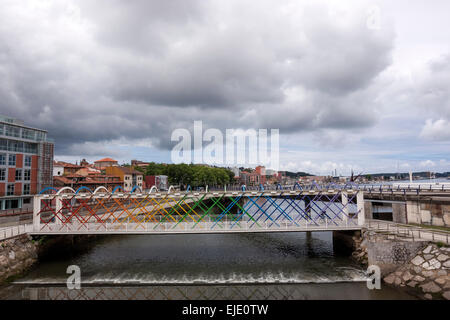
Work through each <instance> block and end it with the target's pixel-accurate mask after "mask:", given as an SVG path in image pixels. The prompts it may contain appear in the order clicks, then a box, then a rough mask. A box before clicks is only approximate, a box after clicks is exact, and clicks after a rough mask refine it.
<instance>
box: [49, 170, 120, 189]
mask: <svg viewBox="0 0 450 320" xmlns="http://www.w3.org/2000/svg"><path fill="white" fill-rule="evenodd" d="M53 185H54V187H55V188H63V187H71V188H72V189H75V190H77V189H78V188H81V187H87V188H89V189H91V190H92V191H94V190H95V189H97V187H100V186H102V187H105V188H106V189H107V190H108V191H113V190H114V188H116V187H118V186H121V187H123V183H122V181H121V180H120V177H118V176H110V175H102V174H99V175H89V176H83V175H80V174H69V175H65V176H55V177H53Z"/></svg>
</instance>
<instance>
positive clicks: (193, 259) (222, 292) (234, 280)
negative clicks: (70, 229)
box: [0, 232, 411, 299]
mask: <svg viewBox="0 0 450 320" xmlns="http://www.w3.org/2000/svg"><path fill="white" fill-rule="evenodd" d="M69 265H77V266H79V267H80V270H81V282H82V284H81V287H82V288H81V289H80V290H68V289H66V286H65V283H66V279H67V277H68V274H66V269H67V267H68V266H69ZM0 298H1V299H411V297H410V296H408V295H406V294H405V293H403V292H400V291H397V290H395V289H392V288H389V287H385V286H383V285H382V289H381V290H369V289H367V287H366V275H365V272H364V270H363V269H362V268H361V267H360V266H359V265H357V264H355V263H353V262H352V260H351V259H350V258H349V257H345V256H339V255H338V254H336V253H334V252H333V240H332V233H331V232H313V233H306V232H298V233H296V232H293V233H256V234H255V233H253V234H184V235H129V236H108V237H105V238H102V239H96V240H94V242H93V243H91V245H90V247H89V248H88V249H87V250H85V251H84V252H82V253H78V254H75V255H70V254H69V255H66V256H57V257H55V256H53V257H50V258H47V259H45V260H44V261H41V262H40V263H39V264H38V266H37V267H36V268H34V269H33V270H32V271H31V272H29V273H28V274H27V275H26V276H25V277H23V278H21V279H17V280H15V281H14V282H13V283H12V284H10V285H8V286H7V287H3V288H0Z"/></svg>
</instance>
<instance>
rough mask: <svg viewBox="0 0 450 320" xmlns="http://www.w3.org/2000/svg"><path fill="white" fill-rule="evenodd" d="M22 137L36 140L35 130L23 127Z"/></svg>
mask: <svg viewBox="0 0 450 320" xmlns="http://www.w3.org/2000/svg"><path fill="white" fill-rule="evenodd" d="M22 138H24V139H29V140H34V131H33V130H30V129H22Z"/></svg>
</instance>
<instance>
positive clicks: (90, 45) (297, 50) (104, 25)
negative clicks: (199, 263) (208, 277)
mask: <svg viewBox="0 0 450 320" xmlns="http://www.w3.org/2000/svg"><path fill="white" fill-rule="evenodd" d="M347 11H348V12H347V14H345V15H340V16H336V15H335V14H333V11H332V10H331V8H330V7H329V6H327V5H325V4H323V3H322V2H320V1H318V2H317V1H316V2H313V3H302V2H298V1H285V2H283V3H281V4H280V3H279V2H278V1H261V2H260V3H259V5H258V7H257V8H255V7H254V3H250V2H242V1H222V2H221V3H217V2H214V3H213V2H211V1H200V0H198V1H184V0H177V1H143V0H142V1H132V2H129V1H126V2H125V1H118V0H114V1H109V0H108V1H106V0H102V1H87V0H82V1H69V0H66V1H50V2H45V3H43V2H39V1H38V2H36V1H31V0H27V1H23V2H22V3H21V4H20V5H18V4H17V3H16V1H11V0H7V1H6V2H5V3H3V5H2V10H1V11H0V111H1V113H2V114H8V115H11V116H16V117H19V118H22V119H24V120H25V122H26V123H29V124H31V125H34V126H37V127H44V128H47V129H48V130H49V132H50V134H51V136H53V137H54V138H56V142H57V152H58V153H59V154H71V153H76V152H77V151H76V148H74V146H77V145H80V144H83V143H85V142H88V143H102V142H105V143H106V142H108V141H111V140H115V139H129V140H135V139H150V141H152V144H153V145H154V146H157V147H160V148H163V149H167V148H170V147H171V146H172V144H171V142H170V133H171V131H172V130H173V129H175V128H179V127H185V128H190V127H191V126H192V123H193V121H194V120H202V121H203V123H204V125H205V126H206V127H216V128H219V129H224V128H249V127H255V128H279V129H280V132H281V133H282V134H283V133H295V132H305V131H307V132H314V131H320V130H324V129H328V128H329V129H338V130H343V131H345V130H352V129H354V128H361V127H370V126H372V125H374V124H375V123H376V122H377V119H378V115H377V108H376V105H375V103H374V100H375V99H376V94H375V93H374V92H375V90H374V89H373V86H374V83H375V82H376V79H377V77H379V75H380V74H381V73H382V72H383V71H385V70H386V69H387V68H388V67H389V66H390V64H391V63H392V51H393V47H394V39H395V35H394V31H393V28H392V27H391V26H390V25H389V24H386V25H384V26H383V28H382V29H381V30H372V29H370V28H368V27H367V24H366V21H367V10H366V6H365V5H364V4H360V5H359V6H358V7H356V8H352V9H348V10H347ZM447 94H448V91H447ZM447 97H448V96H447Z"/></svg>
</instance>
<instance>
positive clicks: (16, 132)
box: [5, 126, 20, 138]
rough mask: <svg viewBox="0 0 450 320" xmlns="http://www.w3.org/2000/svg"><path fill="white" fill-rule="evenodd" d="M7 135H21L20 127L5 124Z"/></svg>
mask: <svg viewBox="0 0 450 320" xmlns="http://www.w3.org/2000/svg"><path fill="white" fill-rule="evenodd" d="M5 129H6V130H5V136H10V137H17V138H19V137H20V128H17V127H13V126H5Z"/></svg>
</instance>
